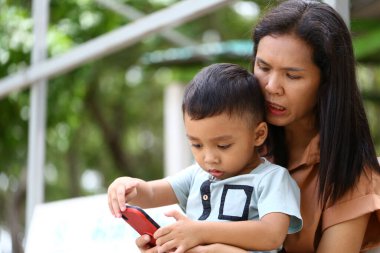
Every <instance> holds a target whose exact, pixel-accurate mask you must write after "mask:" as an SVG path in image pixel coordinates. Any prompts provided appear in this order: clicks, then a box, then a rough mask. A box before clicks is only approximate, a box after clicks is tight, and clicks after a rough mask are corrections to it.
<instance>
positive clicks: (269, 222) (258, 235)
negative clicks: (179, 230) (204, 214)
mask: <svg viewBox="0 0 380 253" xmlns="http://www.w3.org/2000/svg"><path fill="white" fill-rule="evenodd" d="M206 223H207V222H205V224H201V223H200V224H199V225H201V226H203V229H202V228H199V229H198V230H199V232H201V231H202V232H201V233H202V235H201V236H202V237H203V238H204V240H206V241H207V242H204V243H225V244H229V245H233V246H236V247H239V248H244V249H247V250H251V249H254V250H274V249H277V248H279V247H280V246H281V245H282V244H283V242H284V240H285V237H286V235H287V233H288V228H289V223H290V217H289V215H287V214H284V213H269V214H267V215H265V216H264V217H263V218H262V219H261V220H252V221H240V222H210V224H206ZM205 228H207V232H206V231H204V229H205Z"/></svg>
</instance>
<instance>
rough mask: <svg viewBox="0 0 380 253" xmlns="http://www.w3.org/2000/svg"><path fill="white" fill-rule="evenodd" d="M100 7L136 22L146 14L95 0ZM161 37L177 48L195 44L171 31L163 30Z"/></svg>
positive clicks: (109, 1) (112, 3) (118, 2)
mask: <svg viewBox="0 0 380 253" xmlns="http://www.w3.org/2000/svg"><path fill="white" fill-rule="evenodd" d="M95 1H96V2H98V3H99V4H100V5H102V6H104V7H107V8H108V9H110V10H112V11H114V12H116V13H119V14H120V15H122V16H124V17H126V18H128V19H131V20H136V19H139V18H142V17H144V16H145V15H146V14H145V13H143V12H140V11H138V10H136V9H135V8H132V7H131V6H128V5H126V4H123V3H120V1H115V0H95ZM160 35H161V37H163V38H165V39H167V40H168V41H170V42H172V43H174V44H175V45H177V46H181V47H186V46H194V45H196V44H197V43H196V42H195V41H193V40H192V39H190V38H189V37H187V36H185V35H183V34H181V33H179V32H177V31H175V30H172V29H168V30H165V31H163V32H161V34H160Z"/></svg>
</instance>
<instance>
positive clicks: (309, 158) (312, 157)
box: [288, 134, 320, 170]
mask: <svg viewBox="0 0 380 253" xmlns="http://www.w3.org/2000/svg"><path fill="white" fill-rule="evenodd" d="M319 139H320V136H319V134H317V135H316V136H314V137H313V138H312V139H311V140H310V142H309V144H308V145H307V147H306V149H305V151H304V152H303V155H302V157H301V159H300V160H297V161H294V162H292V163H289V164H288V170H295V169H297V168H299V167H300V166H303V165H306V166H310V165H314V164H316V163H319V158H320V150H319Z"/></svg>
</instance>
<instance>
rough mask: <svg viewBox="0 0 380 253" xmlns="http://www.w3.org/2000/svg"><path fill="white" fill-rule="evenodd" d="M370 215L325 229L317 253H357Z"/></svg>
mask: <svg viewBox="0 0 380 253" xmlns="http://www.w3.org/2000/svg"><path fill="white" fill-rule="evenodd" d="M369 216H370V214H366V215H363V216H360V217H359V218H356V219H353V220H349V221H345V222H342V223H339V224H336V225H334V226H331V227H329V228H327V229H326V230H325V231H324V232H323V234H322V238H321V241H320V243H319V245H318V249H317V253H329V252H334V253H358V252H360V248H361V246H362V242H363V238H364V234H365V231H366V228H367V224H368V220H369Z"/></svg>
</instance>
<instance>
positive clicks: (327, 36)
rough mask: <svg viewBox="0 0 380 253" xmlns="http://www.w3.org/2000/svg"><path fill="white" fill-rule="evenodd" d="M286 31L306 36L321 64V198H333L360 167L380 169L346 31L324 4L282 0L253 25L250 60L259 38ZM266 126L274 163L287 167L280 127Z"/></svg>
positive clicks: (318, 115) (318, 121)
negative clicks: (270, 136)
mask: <svg viewBox="0 0 380 253" xmlns="http://www.w3.org/2000/svg"><path fill="white" fill-rule="evenodd" d="M284 34H293V35H295V36H297V37H299V38H301V39H302V40H304V41H305V42H306V43H307V44H308V45H309V46H310V47H311V48H312V49H313V59H312V60H313V62H314V63H315V64H316V66H318V68H319V69H320V73H321V81H320V87H319V93H318V98H317V99H318V100H317V101H318V102H317V105H316V108H315V110H316V127H317V129H318V130H319V133H320V165H319V199H320V200H321V201H323V203H327V201H328V200H330V201H332V202H336V201H337V200H338V199H339V198H340V197H342V196H343V195H344V194H345V193H346V192H347V191H348V190H349V189H350V188H352V187H353V186H354V184H355V183H356V181H357V180H358V179H359V177H360V175H361V173H362V171H363V169H364V167H369V168H373V169H375V170H377V171H380V166H379V163H378V161H377V159H376V152H375V148H374V144H373V141H372V138H371V134H370V129H369V125H368V121H367V118H366V114H365V111H364V107H363V104H362V100H361V96H360V92H359V89H358V85H357V82H356V73H355V59H354V54H353V48H352V41H351V36H350V32H349V30H348V28H347V26H346V24H345V23H344V21H343V19H342V18H341V17H340V15H339V14H338V13H337V12H336V11H335V10H334V9H333V8H331V7H330V6H329V5H327V4H325V3H321V2H317V1H303V0H290V1H286V2H283V3H282V4H280V5H279V6H277V7H276V8H274V9H273V10H271V11H270V12H269V13H267V14H266V15H265V16H264V17H263V18H262V19H261V20H260V22H259V23H258V25H257V26H256V28H255V29H254V32H253V41H254V50H253V61H254V59H255V57H256V53H257V47H258V45H259V42H260V40H261V39H262V38H263V37H265V36H268V35H271V36H276V35H284ZM253 66H254V64H253ZM270 128H271V131H272V132H271V133H270V134H273V136H272V137H273V141H274V150H273V155H274V158H275V162H277V163H279V164H281V165H283V166H287V161H288V158H287V152H284V151H285V150H286V146H285V143H284V140H285V138H284V129H283V128H282V127H276V126H270ZM283 148H285V150H284V149H283Z"/></svg>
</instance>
